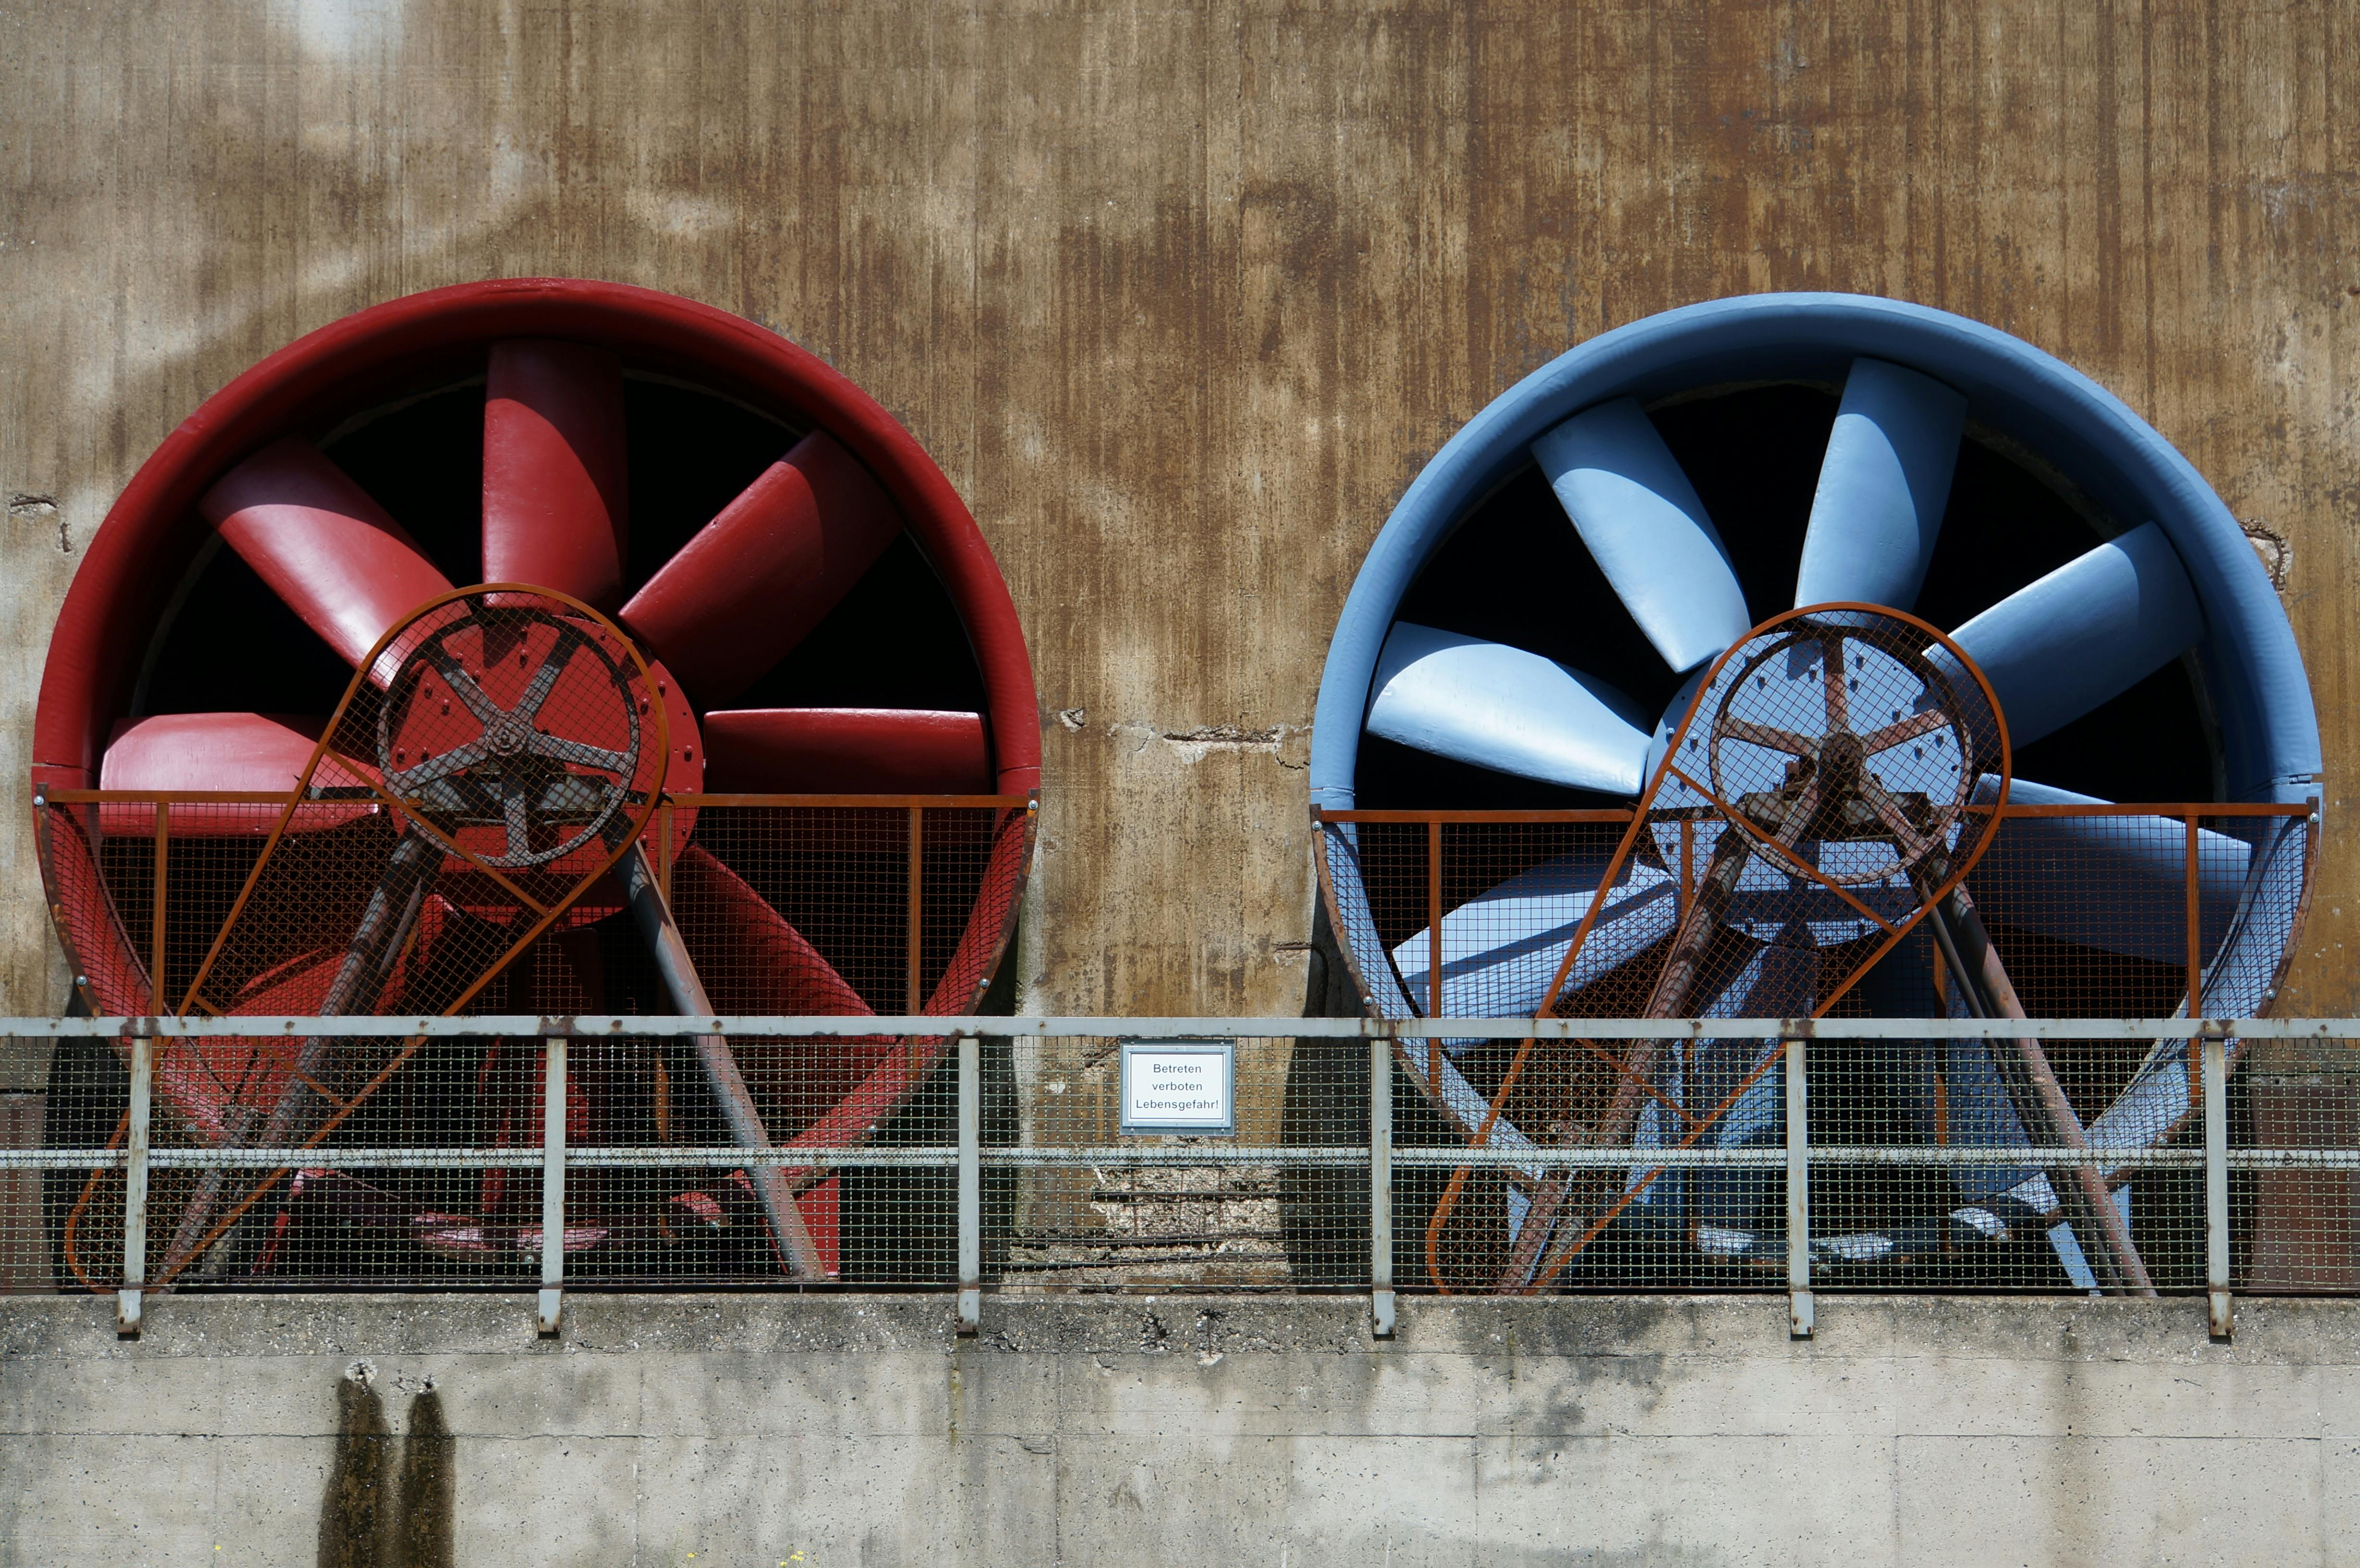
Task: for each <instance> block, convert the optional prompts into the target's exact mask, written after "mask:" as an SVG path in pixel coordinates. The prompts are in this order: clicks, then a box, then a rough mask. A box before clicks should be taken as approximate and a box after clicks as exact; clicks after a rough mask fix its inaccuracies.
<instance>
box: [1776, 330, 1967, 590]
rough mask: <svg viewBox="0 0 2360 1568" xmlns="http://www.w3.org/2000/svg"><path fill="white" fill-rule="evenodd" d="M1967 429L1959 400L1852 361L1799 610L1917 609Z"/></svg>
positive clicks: (1822, 478)
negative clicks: (1831, 606) (1844, 605)
mask: <svg viewBox="0 0 2360 1568" xmlns="http://www.w3.org/2000/svg"><path fill="white" fill-rule="evenodd" d="M1966 428H1967V400H1966V398H1965V397H1963V396H1961V394H1960V393H1958V392H1955V391H1953V390H1951V389H1950V387H1945V386H1943V385H1942V384H1941V383H1940V382H1939V381H1936V380H1933V379H1931V378H1930V377H1928V376H1920V375H1918V374H1917V372H1916V371H1914V370H1904V369H1902V368H1901V367H1900V366H1899V365H1888V364H1887V363H1885V361H1884V360H1881V359H1856V360H1854V361H1852V370H1851V373H1850V374H1849V375H1847V376H1845V377H1844V389H1843V401H1842V403H1841V406H1840V407H1839V408H1837V409H1836V422H1835V426H1834V428H1833V429H1832V430H1830V431H1829V432H1828V450H1827V455H1826V457H1825V458H1823V459H1822V460H1821V461H1820V463H1819V490H1818V493H1817V494H1816V495H1813V497H1812V499H1811V521H1810V526H1809V528H1808V530H1807V531H1806V532H1805V534H1804V536H1803V562H1802V567H1801V569H1800V571H1798V572H1797V573H1796V577H1795V603H1796V604H1797V606H1798V607H1799V606H1802V605H1805V604H1828V603H1830V602H1831V601H1844V602H1848V603H1852V604H1889V605H1891V606H1893V607H1894V608H1895V609H1896V610H1906V609H1907V608H1909V606H1910V605H1912V604H1916V603H1917V590H1918V587H1919V585H1920V584H1922V583H1924V582H1925V581H1926V568H1927V566H1928V564H1929V563H1931V562H1932V561H1933V559H1934V541H1935V539H1936V538H1937V536H1939V534H1940V532H1941V528H1942V512H1943V508H1944V507H1945V506H1947V505H1948V504H1949V502H1950V476H1951V473H1952V471H1953V470H1954V469H1955V468H1956V467H1957V465H1958V460H1959V439H1960V437H1961V436H1962V435H1963V434H1965V432H1966Z"/></svg>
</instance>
